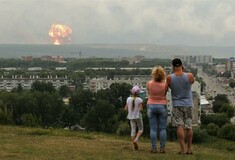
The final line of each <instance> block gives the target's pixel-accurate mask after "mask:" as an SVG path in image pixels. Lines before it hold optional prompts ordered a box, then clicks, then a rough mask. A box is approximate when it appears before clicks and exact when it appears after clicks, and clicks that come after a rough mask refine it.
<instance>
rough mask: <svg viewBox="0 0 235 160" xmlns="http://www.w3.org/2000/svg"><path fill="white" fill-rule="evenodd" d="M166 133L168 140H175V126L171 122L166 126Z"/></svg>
mask: <svg viewBox="0 0 235 160" xmlns="http://www.w3.org/2000/svg"><path fill="white" fill-rule="evenodd" d="M166 133H167V138H168V139H169V140H170V141H175V140H177V127H174V126H173V125H172V124H171V123H169V124H168V125H167V126H166Z"/></svg>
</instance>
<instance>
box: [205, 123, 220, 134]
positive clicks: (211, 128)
mask: <svg viewBox="0 0 235 160" xmlns="http://www.w3.org/2000/svg"><path fill="white" fill-rule="evenodd" d="M206 131H207V133H208V134H209V135H210V136H217V134H218V131H219V126H218V125H216V124H214V123H210V124H208V125H207V126H206Z"/></svg>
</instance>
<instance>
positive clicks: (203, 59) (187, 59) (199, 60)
mask: <svg viewBox="0 0 235 160" xmlns="http://www.w3.org/2000/svg"><path fill="white" fill-rule="evenodd" d="M172 58H173V59H174V58H180V59H181V60H182V61H183V62H184V63H187V64H204V63H212V56H210V55H173V56H172Z"/></svg>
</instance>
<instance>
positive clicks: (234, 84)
mask: <svg viewBox="0 0 235 160" xmlns="http://www.w3.org/2000/svg"><path fill="white" fill-rule="evenodd" d="M229 87H231V88H235V81H234V80H232V81H230V82H229Z"/></svg>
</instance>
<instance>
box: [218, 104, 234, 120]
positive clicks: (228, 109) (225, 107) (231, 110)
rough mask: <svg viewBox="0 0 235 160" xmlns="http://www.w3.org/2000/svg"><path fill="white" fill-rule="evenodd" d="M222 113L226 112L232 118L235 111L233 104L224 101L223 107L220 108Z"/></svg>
mask: <svg viewBox="0 0 235 160" xmlns="http://www.w3.org/2000/svg"><path fill="white" fill-rule="evenodd" d="M219 112H220V113H226V114H227V115H228V117H229V118H232V117H233V116H234V113H235V109H234V107H233V106H232V105H230V104H227V103H224V104H223V105H222V107H221V108H220V109H219Z"/></svg>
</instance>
